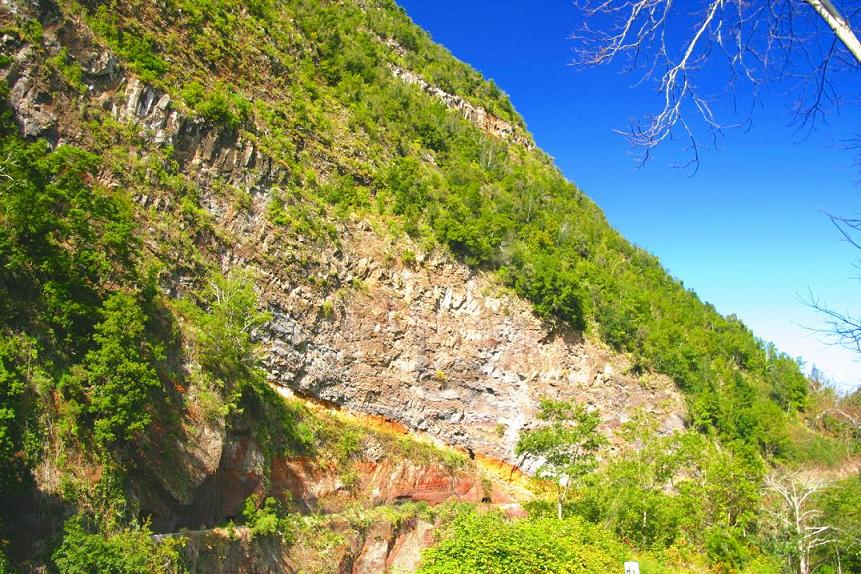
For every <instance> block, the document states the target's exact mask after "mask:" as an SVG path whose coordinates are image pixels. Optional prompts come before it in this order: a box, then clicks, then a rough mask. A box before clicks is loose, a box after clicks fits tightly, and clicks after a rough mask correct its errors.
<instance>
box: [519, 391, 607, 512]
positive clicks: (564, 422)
mask: <svg viewBox="0 0 861 574" xmlns="http://www.w3.org/2000/svg"><path fill="white" fill-rule="evenodd" d="M538 419H539V420H541V421H546V422H547V423H548V424H546V425H544V426H540V427H538V428H536V429H532V430H528V431H525V432H524V433H522V434H521V435H520V440H519V441H517V447H516V448H515V454H517V456H523V455H529V456H531V457H534V458H536V459H538V460H540V461H542V462H541V466H539V467H538V470H536V471H535V477H536V478H539V479H544V480H549V481H551V482H553V484H554V486H555V487H556V504H557V518H559V520H562V507H563V505H564V504H565V501H566V500H567V498H568V492H569V490H570V489H571V488H573V487H576V486H577V482H578V481H579V480H580V479H581V478H583V477H584V476H586V475H587V474H589V473H590V472H591V471H592V470H593V469H594V468H595V465H596V464H597V462H596V458H595V455H596V453H597V452H598V449H600V448H601V447H602V446H603V445H604V443H605V442H606V439H604V437H603V436H602V435H601V434H600V433H599V432H598V424H599V423H600V422H601V418H600V416H599V415H598V413H597V412H591V413H590V412H588V411H587V410H586V408H585V407H583V406H582V405H578V404H576V403H571V402H566V401H551V400H549V399H543V400H542V401H541V408H540V410H539V411H538Z"/></svg>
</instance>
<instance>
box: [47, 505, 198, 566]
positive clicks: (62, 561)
mask: <svg viewBox="0 0 861 574" xmlns="http://www.w3.org/2000/svg"><path fill="white" fill-rule="evenodd" d="M85 522H86V521H85V520H84V519H83V518H82V517H81V516H75V517H72V518H70V519H69V520H68V521H67V522H66V527H65V535H64V536H63V543H62V544H61V545H60V547H59V548H57V550H56V551H55V552H54V563H55V564H56V566H57V569H58V570H59V572H60V574H171V573H179V572H184V571H185V568H184V567H183V566H182V562H181V560H180V555H179V550H180V548H181V547H182V546H183V544H184V543H185V541H184V539H182V538H167V539H164V540H163V541H161V542H156V541H154V540H153V538H152V532H150V530H149V528H148V527H147V526H146V525H144V526H141V527H132V528H127V529H123V530H120V531H118V532H116V533H113V534H107V535H106V534H102V533H100V532H97V531H94V532H91V531H90V530H88V529H87V528H86V527H85Z"/></svg>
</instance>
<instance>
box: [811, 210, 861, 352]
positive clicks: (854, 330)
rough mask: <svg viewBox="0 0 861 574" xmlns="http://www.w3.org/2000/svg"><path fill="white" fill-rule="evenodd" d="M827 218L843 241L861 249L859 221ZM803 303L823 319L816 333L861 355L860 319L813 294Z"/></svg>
mask: <svg viewBox="0 0 861 574" xmlns="http://www.w3.org/2000/svg"><path fill="white" fill-rule="evenodd" d="M828 217H829V218H830V219H831V222H832V223H833V224H834V226H835V227H836V228H837V229H838V230H839V231H840V234H841V235H842V236H843V239H845V240H846V241H847V242H849V244H850V245H852V246H853V247H856V248H857V249H861V243H859V241H858V239H856V235H857V234H859V233H861V219H853V218H846V217H837V216H835V215H830V214H829V215H828ZM805 303H807V305H809V306H810V307H812V308H813V309H815V310H816V311H818V312H819V313H820V314H821V315H822V316H823V317H824V318H825V327H824V328H822V329H816V331H817V332H819V333H820V334H822V335H824V336H825V337H827V338H829V339H831V340H832V341H833V342H834V343H836V344H838V345H841V346H843V347H845V348H847V349H849V350H851V351H855V352H857V353H861V317H857V316H855V315H852V314H851V313H849V312H843V311H839V310H837V309H834V308H833V307H830V306H829V305H827V304H826V303H824V302H822V301H821V300H820V299H818V298H817V297H816V296H814V295H813V293H809V294H808V296H807V299H806V300H805Z"/></svg>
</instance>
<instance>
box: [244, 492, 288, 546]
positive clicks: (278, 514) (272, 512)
mask: <svg viewBox="0 0 861 574" xmlns="http://www.w3.org/2000/svg"><path fill="white" fill-rule="evenodd" d="M242 516H243V518H244V519H245V525H246V526H247V527H248V528H249V530H250V531H251V537H252V538H256V537H258V536H279V537H281V538H282V539H283V540H285V541H287V542H288V543H289V542H291V541H292V539H293V526H294V525H293V521H292V520H291V519H290V517H289V516H287V514H286V512H285V511H284V510H283V509H282V508H281V505H280V504H279V502H278V501H277V500H276V499H274V498H272V497H267V498H266V499H264V500H263V502H262V504H258V500H257V497H254V496H249V497H248V498H247V499H246V500H245V505H244V506H243V508H242Z"/></svg>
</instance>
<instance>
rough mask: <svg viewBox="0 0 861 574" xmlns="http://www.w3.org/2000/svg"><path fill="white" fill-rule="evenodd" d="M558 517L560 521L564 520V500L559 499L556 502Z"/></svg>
mask: <svg viewBox="0 0 861 574" xmlns="http://www.w3.org/2000/svg"><path fill="white" fill-rule="evenodd" d="M556 516H557V517H558V518H559V520H562V499H561V498H559V499H557V500H556Z"/></svg>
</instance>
